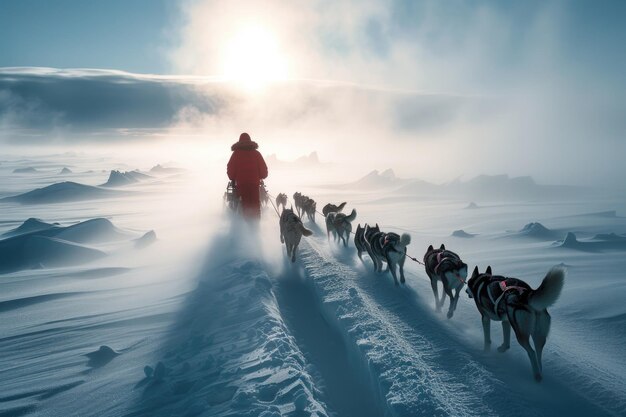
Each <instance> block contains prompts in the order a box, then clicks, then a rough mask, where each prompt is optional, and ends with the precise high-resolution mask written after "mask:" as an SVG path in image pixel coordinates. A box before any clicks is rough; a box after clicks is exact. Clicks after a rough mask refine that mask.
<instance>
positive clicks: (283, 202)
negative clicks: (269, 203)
mask: <svg viewBox="0 0 626 417" xmlns="http://www.w3.org/2000/svg"><path fill="white" fill-rule="evenodd" d="M280 206H283V210H285V208H286V207H287V194H285V193H280V194H278V195H277V196H276V210H278V211H279V212H280V211H281V210H280Z"/></svg>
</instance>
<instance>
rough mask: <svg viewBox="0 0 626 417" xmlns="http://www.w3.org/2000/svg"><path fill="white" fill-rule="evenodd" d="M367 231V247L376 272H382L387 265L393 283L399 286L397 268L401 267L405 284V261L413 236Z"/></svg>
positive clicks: (401, 274) (401, 277) (401, 279)
mask: <svg viewBox="0 0 626 417" xmlns="http://www.w3.org/2000/svg"><path fill="white" fill-rule="evenodd" d="M376 227H378V225H376ZM368 230H369V228H367V227H366V229H365V236H367V238H366V239H365V247H366V249H367V253H368V255H369V256H370V258H372V261H374V271H376V272H381V271H382V269H383V262H386V263H387V267H388V269H389V270H390V271H391V275H392V276H393V281H394V283H395V284H396V285H398V278H397V275H396V267H398V266H399V267H400V268H399V269H400V282H401V283H403V284H404V282H405V279H404V261H405V258H406V247H407V246H408V245H409V243H411V235H409V234H408V233H403V234H402V236H400V235H398V234H397V233H384V232H380V231H379V232H374V233H372V232H371V231H368Z"/></svg>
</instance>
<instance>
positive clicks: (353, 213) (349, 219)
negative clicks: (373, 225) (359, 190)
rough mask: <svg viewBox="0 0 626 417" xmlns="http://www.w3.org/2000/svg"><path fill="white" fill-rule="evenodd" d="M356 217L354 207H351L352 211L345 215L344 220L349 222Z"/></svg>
mask: <svg viewBox="0 0 626 417" xmlns="http://www.w3.org/2000/svg"><path fill="white" fill-rule="evenodd" d="M354 219H356V209H352V213H350V215H349V216H346V221H348V222H351V221H352V220H354Z"/></svg>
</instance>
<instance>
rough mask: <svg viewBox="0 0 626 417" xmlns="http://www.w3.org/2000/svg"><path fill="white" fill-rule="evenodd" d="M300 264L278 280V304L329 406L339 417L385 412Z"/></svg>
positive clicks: (374, 414)
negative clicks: (323, 313)
mask: <svg viewBox="0 0 626 417" xmlns="http://www.w3.org/2000/svg"><path fill="white" fill-rule="evenodd" d="M289 267H291V268H289ZM296 267H297V265H295V266H292V265H288V267H287V269H286V270H287V271H291V272H286V273H285V274H284V275H283V276H281V277H279V279H277V280H276V284H277V285H276V287H275V292H276V297H277V299H278V306H279V308H280V312H281V315H282V316H283V318H284V319H285V322H286V323H287V325H288V327H289V330H290V332H291V333H292V334H293V335H294V337H295V339H296V342H297V343H298V345H299V347H300V349H301V350H302V352H303V353H304V356H305V358H306V359H307V361H308V362H309V363H310V364H311V368H312V370H313V371H312V376H313V378H314V379H315V380H316V383H317V386H318V388H319V389H320V390H321V391H322V396H323V399H324V401H325V403H326V404H327V405H328V410H329V411H330V412H331V413H333V415H336V416H337V417H341V416H345V417H350V416H359V417H378V416H380V415H382V414H383V410H381V409H380V406H379V404H378V403H377V402H376V401H375V399H374V392H373V390H372V386H371V384H369V383H368V378H367V375H366V374H364V373H363V372H361V369H359V367H358V364H355V363H352V362H353V361H352V360H351V358H350V357H349V351H348V347H347V346H346V345H345V342H344V340H343V337H342V336H341V334H340V333H339V332H338V331H337V329H336V328H335V327H333V326H331V325H329V323H328V322H327V321H326V319H325V318H324V317H323V316H322V314H321V312H320V308H319V306H320V303H319V301H318V300H317V294H315V290H314V288H313V287H312V285H311V283H310V281H309V279H308V278H307V277H303V274H302V273H300V271H299V270H298V269H296Z"/></svg>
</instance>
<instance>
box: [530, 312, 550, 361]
mask: <svg viewBox="0 0 626 417" xmlns="http://www.w3.org/2000/svg"><path fill="white" fill-rule="evenodd" d="M535 317H536V319H535V330H534V331H533V342H534V344H535V351H536V352H537V365H539V372H543V365H542V363H541V354H542V352H543V347H544V346H545V345H546V339H547V337H548V332H549V331H550V321H551V319H550V314H548V312H547V311H542V312H540V313H537V314H536V316H535Z"/></svg>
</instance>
